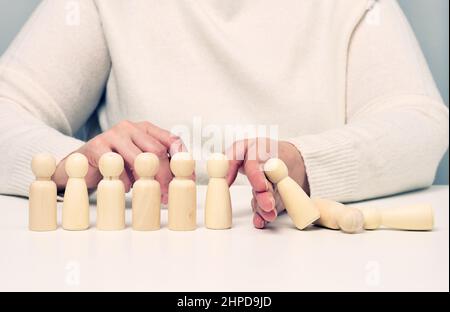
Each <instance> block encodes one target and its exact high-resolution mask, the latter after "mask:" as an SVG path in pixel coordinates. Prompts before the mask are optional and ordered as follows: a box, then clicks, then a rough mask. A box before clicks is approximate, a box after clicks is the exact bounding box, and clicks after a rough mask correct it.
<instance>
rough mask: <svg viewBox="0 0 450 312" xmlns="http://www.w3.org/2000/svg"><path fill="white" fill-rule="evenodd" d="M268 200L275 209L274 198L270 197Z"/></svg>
mask: <svg viewBox="0 0 450 312" xmlns="http://www.w3.org/2000/svg"><path fill="white" fill-rule="evenodd" d="M270 202H271V203H272V209H275V205H276V203H275V198H273V197H272V198H270Z"/></svg>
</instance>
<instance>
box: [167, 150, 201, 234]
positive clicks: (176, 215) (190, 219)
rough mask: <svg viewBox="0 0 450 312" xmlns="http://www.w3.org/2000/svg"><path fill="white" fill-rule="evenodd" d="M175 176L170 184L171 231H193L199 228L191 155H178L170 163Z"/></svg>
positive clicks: (193, 165)
mask: <svg viewBox="0 0 450 312" xmlns="http://www.w3.org/2000/svg"><path fill="white" fill-rule="evenodd" d="M170 170H171V171H172V173H173V174H174V176H175V177H174V178H173V180H172V181H171V182H170V184H169V205H168V209H169V229H170V230H174V231H192V230H195V228H196V227H197V193H196V185H195V182H194V181H192V180H191V177H192V175H193V173H194V170H195V161H194V160H193V159H192V156H191V155H190V154H189V153H184V152H183V153H176V154H175V155H173V157H172V159H171V161H170Z"/></svg>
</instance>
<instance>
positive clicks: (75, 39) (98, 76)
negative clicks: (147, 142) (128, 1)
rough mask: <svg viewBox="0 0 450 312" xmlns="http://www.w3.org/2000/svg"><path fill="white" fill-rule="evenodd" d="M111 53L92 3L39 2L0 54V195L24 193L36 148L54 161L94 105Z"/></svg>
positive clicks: (72, 144) (70, 146)
mask: <svg viewBox="0 0 450 312" xmlns="http://www.w3.org/2000/svg"><path fill="white" fill-rule="evenodd" d="M109 70H110V57H109V54H108V50H107V46H106V42H105V38H104V36H103V31H102V27H101V23H100V18H99V16H98V12H97V9H96V7H95V4H94V3H93V1H91V0H82V1H60V0H45V1H43V2H41V4H40V5H39V6H38V8H37V9H36V10H35V12H34V13H33V15H32V16H31V17H30V19H29V20H28V22H27V23H26V25H25V26H24V27H23V29H22V30H21V32H20V33H19V35H18V36H17V37H16V39H15V40H14V41H13V43H12V44H11V46H10V47H9V49H8V50H7V51H6V53H5V54H4V55H3V56H2V58H1V59H0V151H1V153H0V194H10V195H21V196H27V194H28V187H29V184H30V182H31V181H32V180H33V179H34V177H33V175H32V173H31V170H30V161H31V158H32V157H33V155H34V154H36V153H38V152H48V153H51V154H53V155H54V156H55V157H56V158H57V161H60V160H61V159H62V158H64V157H65V156H66V155H67V154H69V153H70V152H72V151H74V150H76V149H77V148H79V147H80V146H81V145H82V144H84V143H83V142H82V141H79V140H77V139H74V138H72V137H71V135H73V133H74V132H76V131H77V130H78V129H79V128H80V127H81V126H82V125H83V124H84V123H85V121H86V120H87V119H88V118H89V116H90V115H91V114H92V112H93V111H94V110H95V108H96V106H97V104H98V102H99V100H100V98H101V96H102V94H103V91H104V88H105V83H106V80H107V77H108V74H109Z"/></svg>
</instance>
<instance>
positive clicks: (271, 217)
mask: <svg viewBox="0 0 450 312" xmlns="http://www.w3.org/2000/svg"><path fill="white" fill-rule="evenodd" d="M256 212H257V213H258V215H259V216H260V217H261V218H263V219H264V221H266V222H272V221H275V219H276V218H277V211H276V210H275V209H273V210H271V211H264V210H262V209H261V207H260V206H259V205H258V204H257V205H256Z"/></svg>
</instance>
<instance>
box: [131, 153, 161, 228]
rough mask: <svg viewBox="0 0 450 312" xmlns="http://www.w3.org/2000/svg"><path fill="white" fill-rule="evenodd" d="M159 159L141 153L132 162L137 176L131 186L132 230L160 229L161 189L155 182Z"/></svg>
mask: <svg viewBox="0 0 450 312" xmlns="http://www.w3.org/2000/svg"><path fill="white" fill-rule="evenodd" d="M158 169H159V159H158V157H156V155H155V154H152V153H142V154H140V155H138V156H137V157H136V160H135V161H134V170H135V172H136V173H137V174H138V176H139V178H140V179H139V180H137V181H136V182H135V183H134V185H133V200H132V211H133V221H132V224H133V230H137V231H153V230H158V229H159V228H160V219H161V217H160V209H161V187H160V185H159V182H158V181H156V180H155V175H156V174H157V173H158Z"/></svg>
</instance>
